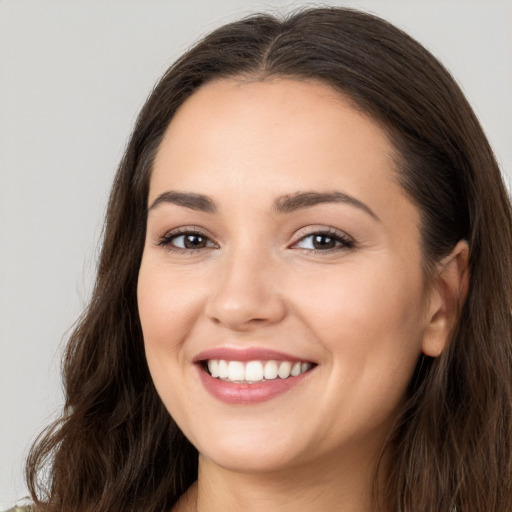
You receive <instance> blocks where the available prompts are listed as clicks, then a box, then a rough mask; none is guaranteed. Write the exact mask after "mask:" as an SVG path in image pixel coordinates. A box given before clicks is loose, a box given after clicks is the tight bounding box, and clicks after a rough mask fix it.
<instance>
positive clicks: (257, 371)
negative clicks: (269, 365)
mask: <svg viewBox="0 0 512 512" xmlns="http://www.w3.org/2000/svg"><path fill="white" fill-rule="evenodd" d="M245 380H248V381H258V380H263V364H261V362H260V361H249V362H248V363H247V365H246V366H245Z"/></svg>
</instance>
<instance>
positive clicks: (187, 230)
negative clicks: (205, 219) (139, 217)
mask: <svg viewBox="0 0 512 512" xmlns="http://www.w3.org/2000/svg"><path fill="white" fill-rule="evenodd" d="M185 235H200V236H202V237H205V238H207V239H208V241H209V242H211V243H212V244H214V245H215V247H200V248H197V249H186V248H181V247H177V246H174V245H172V243H171V241H172V240H173V239H175V238H179V237H180V236H185ZM155 244H156V245H157V246H160V247H163V248H165V249H168V250H169V251H174V252H182V253H193V252H196V251H202V250H204V249H214V248H218V247H219V244H218V242H216V241H215V239H214V237H213V236H212V235H210V234H209V233H208V231H207V230H205V229H203V228H201V227H199V226H194V225H190V226H179V227H177V228H174V229H170V230H167V231H165V233H164V234H163V235H159V236H158V237H157V239H156V241H155Z"/></svg>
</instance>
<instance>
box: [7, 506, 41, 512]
mask: <svg viewBox="0 0 512 512" xmlns="http://www.w3.org/2000/svg"><path fill="white" fill-rule="evenodd" d="M5 512H34V509H33V508H32V507H29V506H26V507H13V508H10V509H9V510H6V511H5Z"/></svg>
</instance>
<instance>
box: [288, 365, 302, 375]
mask: <svg viewBox="0 0 512 512" xmlns="http://www.w3.org/2000/svg"><path fill="white" fill-rule="evenodd" d="M300 368H301V366H300V363H295V364H294V365H293V366H292V371H291V372H290V374H291V376H292V377H297V375H299V374H300Z"/></svg>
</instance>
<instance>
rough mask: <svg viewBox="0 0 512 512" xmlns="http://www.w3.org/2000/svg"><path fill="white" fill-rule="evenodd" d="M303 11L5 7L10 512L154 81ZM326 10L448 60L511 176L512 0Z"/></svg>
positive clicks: (0, 137) (5, 467) (126, 3)
mask: <svg viewBox="0 0 512 512" xmlns="http://www.w3.org/2000/svg"><path fill="white" fill-rule="evenodd" d="M315 4H317V3H315V2H309V4H308V5H315ZM301 5H304V4H303V3H300V2H293V3H290V2H282V1H266V2H262V1H249V0H246V1H245V0H244V1H240V0H236V1H235V0H215V1H210V0H196V1H194V0H183V1H182V0H168V1H157V0H148V1H144V2H143V1H140V0H123V1H121V0H118V1H116V0H101V1H100V0H96V1H94V0H82V1H80V0H60V1H57V0H53V1H52V0H31V1H30V0H3V1H2V0H0V312H1V313H0V509H5V508H8V507H9V506H12V504H13V503H14V501H15V500H17V499H20V498H22V497H23V496H24V495H26V492H27V491H26V488H25V487H24V484H23V478H22V475H23V471H22V467H23V459H24V457H25V456H26V453H27V450H28V447H29V445H30V443H31V442H32V440H33V439H34V437H35V436H36V435H37V433H38V432H39V431H40V430H41V429H42V428H43V427H44V426H45V425H46V424H47V423H48V422H49V421H50V420H51V419H52V418H54V417H56V414H57V412H58V410H59V407H60V405H61V403H62V391H61V384H60V374H59V366H60V356H61V352H62V347H63V344H64V341H65V339H66V337H67V335H68V333H69V329H70V328H71V326H72V324H73V322H74V321H75V319H76V318H77V316H78V315H79V313H80V311H81V310H82V308H83V306H84V304H85V303H86V301H87V298H88V296H89V293H90V290H91V284H92V281H93V276H94V269H95V263H96V258H97V253H98V246H99V235H100V232H101V225H102V217H103V214H104V210H105V204H106V200H107V197H108V191H109V187H110V183H111V180H112V177H113V173H114V171H115V168H116V166H117V163H118V161H119V159H120V156H121V154H122V152H123V148H124V146H125V143H126V141H127V137H128V136H129V134H130V130H131V127H132V124H133V121H134V119H135V116H136V114H137V112H138V110H139V109H140V107H141V106H142V104H143V102H144V100H145V98H146V96H147V95H148V93H149V91H150V90H151V88H152V86H153V84H154V82H155V81H156V80H157V78H158V77H159V76H160V75H161V74H162V73H163V71H164V70H165V69H166V68H167V67H168V65H170V64H171V62H172V61H173V60H174V59H175V58H176V57H177V56H178V55H180V54H181V53H182V52H183V51H184V50H185V49H187V48H188V47H189V46H190V45H191V44H192V43H193V42H194V41H196V40H197V39H198V38H199V37H200V36H202V35H205V34H206V33H208V32H209V31H210V30H211V29H213V28H215V27H217V26H218V25H220V24H223V23H225V22H227V21H230V20H232V19H235V18H238V17H240V16H243V15H246V14H249V13H251V12H254V11H271V12H287V11H288V10H290V9H292V8H295V7H299V6H301ZM323 5H345V6H353V7H359V8H361V9H363V10H369V11H371V12H374V13H376V14H378V15H380V16H382V17H384V18H386V19H388V20H390V21H391V22H393V23H395V24H397V25H398V26H400V27H401V28H404V29H405V30H406V31H408V32H409V33H410V34H411V35H413V36H414V37H415V38H417V39H418V40H419V41H421V42H422V43H423V44H425V45H426V46H427V47H428V48H429V49H430V50H431V51H432V52H433V53H434V54H435V55H436V56H437V57H439V58H440V60H441V61H442V62H443V63H444V64H445V65H446V66H447V67H448V68H449V69H450V70H451V71H452V73H453V75H454V76H455V77H456V79H457V80H458V81H459V83H460V84H461V85H462V87H463V89H464V91H465V92H466V94H467V96H468V98H469V100H470V102H471V103H472V105H473V106H474V108H475V110H476V113H477V115H478V116H479V117H480V120H481V122H482V124H483V126H484V129H485V131H486V132H487V134H488V136H489V139H490V141H491V144H492V146H493V148H494V150H495V152H496V154H497V156H498V159H499V161H500V163H501V165H502V169H503V170H504V172H505V173H508V179H509V180H510V176H511V174H512V133H511V132H512V26H511V25H512V1H510V0H502V1H500V0H487V1H485V2H482V1H481V0H476V1H471V0H442V1H434V0H429V1H420V0H402V1H398V0H396V1H393V0H373V1H370V0H360V1H357V0H354V1H331V2H323Z"/></svg>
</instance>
